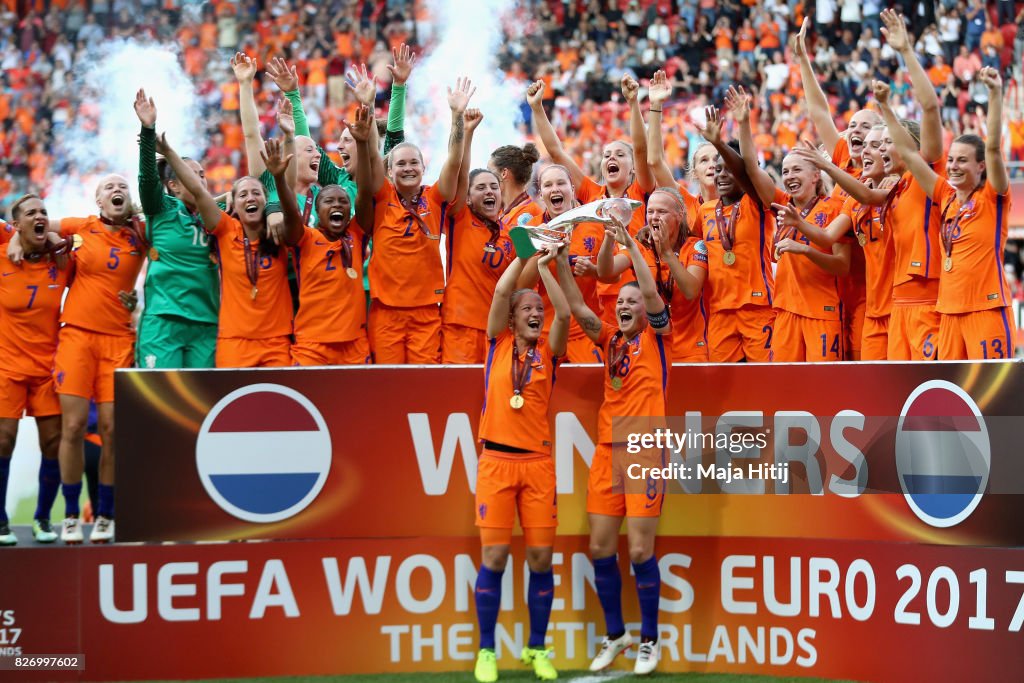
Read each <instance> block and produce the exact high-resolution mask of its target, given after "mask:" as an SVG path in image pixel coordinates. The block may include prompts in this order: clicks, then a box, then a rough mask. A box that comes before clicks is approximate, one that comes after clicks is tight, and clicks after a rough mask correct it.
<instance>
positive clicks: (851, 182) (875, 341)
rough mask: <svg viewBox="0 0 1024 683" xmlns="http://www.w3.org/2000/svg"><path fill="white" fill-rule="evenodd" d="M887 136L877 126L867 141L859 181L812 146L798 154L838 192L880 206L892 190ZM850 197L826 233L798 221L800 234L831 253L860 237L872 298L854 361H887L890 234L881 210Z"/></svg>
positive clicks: (805, 145)
mask: <svg viewBox="0 0 1024 683" xmlns="http://www.w3.org/2000/svg"><path fill="white" fill-rule="evenodd" d="M885 136H886V127H885V126H884V125H879V126H875V127H874V128H872V129H871V130H870V131H868V133H867V135H865V136H864V142H863V144H864V150H863V152H862V153H861V160H862V167H861V173H860V177H859V179H858V178H855V177H854V176H853V175H851V174H849V173H847V172H846V171H844V170H843V169H842V168H840V167H839V166H837V165H836V164H835V163H833V162H832V161H831V160H830V159H829V158H828V157H826V156H825V155H823V154H822V153H821V152H819V151H818V149H817V148H816V147H814V146H813V145H812V144H810V143H809V142H806V141H805V142H804V143H802V144H801V145H800V146H798V147H797V148H796V150H795V153H796V154H797V155H798V156H799V157H800V158H802V159H804V160H805V161H808V162H810V163H812V164H814V165H815V166H817V167H818V168H819V169H821V170H823V171H825V172H826V173H828V174H829V175H830V176H832V178H833V179H834V180H835V181H836V186H837V187H842V188H844V191H845V188H847V187H849V188H851V189H852V191H853V192H855V193H858V194H862V193H865V192H870V193H874V194H873V195H868V196H875V197H880V199H879V201H884V200H885V195H886V193H887V192H888V189H889V187H888V185H887V180H886V175H885V162H884V161H883V160H882V152H881V150H882V144H883V139H884V138H885ZM889 181H892V182H893V183H894V182H895V178H890V179H889ZM846 194H847V197H846V200H845V201H844V202H843V212H842V214H841V215H840V217H839V218H837V219H836V220H835V221H833V222H832V223H831V224H830V225H829V226H828V227H827V228H826V229H825V231H824V232H822V231H821V230H818V229H817V228H814V229H810V226H809V224H808V223H806V222H805V221H798V222H797V223H796V228H797V230H799V231H800V232H801V234H803V235H804V236H805V237H807V238H808V239H810V240H811V242H813V243H814V244H816V245H818V246H819V247H822V248H824V249H831V248H832V245H833V244H835V243H836V242H837V241H839V240H840V239H842V238H844V237H847V236H849V235H850V234H853V236H854V237H856V239H857V243H858V244H859V245H860V246H859V247H854V248H853V249H854V250H855V251H856V249H858V248H862V249H863V250H864V259H865V273H866V276H867V280H866V285H867V292H866V300H865V311H864V312H865V317H864V324H863V325H862V327H861V339H860V340H859V344H858V346H857V348H858V349H859V350H860V353H859V355H857V356H855V357H854V360H885V359H886V350H887V348H888V339H889V312H890V310H891V309H892V275H893V247H892V239H891V234H890V233H891V231H889V230H885V229H883V227H882V223H881V221H880V219H879V215H878V214H879V211H878V207H877V206H875V205H874V204H872V203H870V202H862V201H860V200H859V199H857V197H856V196H854V195H852V194H850V193H849V192H846ZM841 219H842V220H841Z"/></svg>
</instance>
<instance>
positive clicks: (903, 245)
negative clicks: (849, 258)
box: [885, 161, 945, 295]
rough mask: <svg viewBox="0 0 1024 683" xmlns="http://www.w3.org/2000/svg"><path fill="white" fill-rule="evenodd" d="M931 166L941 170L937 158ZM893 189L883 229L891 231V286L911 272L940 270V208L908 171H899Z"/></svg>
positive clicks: (926, 274) (934, 274)
mask: <svg viewBox="0 0 1024 683" xmlns="http://www.w3.org/2000/svg"><path fill="white" fill-rule="evenodd" d="M932 169H934V170H935V172H936V173H939V175H940V176H941V175H943V174H944V173H945V170H944V168H943V164H942V162H939V161H937V162H935V163H934V164H932ZM893 192H894V194H893V198H892V201H891V202H890V204H889V206H888V208H887V209H886V210H885V229H886V230H889V231H890V232H891V234H892V239H893V247H894V253H895V259H896V266H895V269H894V271H893V273H894V274H893V287H894V288H895V287H897V286H898V285H901V284H904V283H907V282H910V281H911V278H913V277H915V276H916V277H923V278H926V279H929V280H934V279H937V278H938V277H939V273H940V271H941V270H942V241H941V239H940V238H939V228H940V227H941V226H940V223H942V210H941V209H940V207H939V205H938V204H936V203H935V202H934V201H932V198H931V197H929V196H928V194H927V193H926V192H925V191H924V188H923V187H921V183H919V182H917V181H916V180H914V176H913V175H912V174H911V173H910V171H907V172H906V173H904V174H903V177H902V178H900V181H899V183H898V185H897V187H896V188H894V190H893ZM893 294H894V295H895V294H896V292H893Z"/></svg>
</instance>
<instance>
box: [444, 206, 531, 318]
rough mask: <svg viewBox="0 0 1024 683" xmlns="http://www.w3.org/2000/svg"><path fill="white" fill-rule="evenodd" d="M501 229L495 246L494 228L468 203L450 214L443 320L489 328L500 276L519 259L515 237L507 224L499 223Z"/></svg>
mask: <svg viewBox="0 0 1024 683" xmlns="http://www.w3.org/2000/svg"><path fill="white" fill-rule="evenodd" d="M498 227H499V228H500V231H499V233H498V235H497V238H496V239H495V240H494V243H493V245H492V248H493V249H494V251H490V252H489V251H487V250H486V247H487V245H488V244H489V243H490V242H491V230H490V228H489V227H487V224H486V223H484V221H482V220H481V219H480V218H479V217H477V216H476V215H475V214H474V213H473V212H472V211H470V210H469V207H468V206H465V205H463V207H462V209H460V210H459V212H458V213H456V214H453V215H449V216H448V220H447V226H446V228H445V235H446V239H447V246H446V251H447V263H446V264H445V268H446V275H447V277H448V283H447V285H446V286H445V290H444V303H443V304H442V305H441V322H443V323H445V324H448V325H463V326H464V327H471V328H473V329H476V330H486V329H487V316H488V315H489V313H490V307H491V299H493V298H494V288H495V287H497V285H498V279H499V278H501V274H502V273H504V272H505V269H506V268H508V266H509V264H510V263H512V261H513V260H514V259H515V258H516V253H515V248H514V247H513V246H512V240H510V239H509V238H508V231H507V230H506V229H505V225H504V224H503V223H501V222H500V221H499V222H498Z"/></svg>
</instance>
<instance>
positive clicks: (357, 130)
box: [342, 107, 384, 235]
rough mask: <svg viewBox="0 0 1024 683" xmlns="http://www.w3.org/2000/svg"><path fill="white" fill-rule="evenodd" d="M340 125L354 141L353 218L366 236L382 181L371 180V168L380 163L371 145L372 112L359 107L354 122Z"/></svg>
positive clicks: (368, 232)
mask: <svg viewBox="0 0 1024 683" xmlns="http://www.w3.org/2000/svg"><path fill="white" fill-rule="evenodd" d="M342 125H344V126H345V127H346V128H348V130H349V132H350V133H351V134H352V139H353V140H355V141H356V159H357V162H356V187H357V188H358V189H357V191H356V196H355V204H356V205H355V217H356V222H357V223H359V227H360V228H362V229H363V232H364V233H366V234H367V235H372V234H373V218H374V217H373V196H374V195H375V194H377V190H379V189H380V187H381V185H383V183H384V181H383V179H381V182H380V183H379V184H377V183H374V181H373V179H372V175H373V170H372V168H371V166H372V165H373V164H375V163H379V162H380V152H378V151H377V147H376V146H375V145H373V144H371V142H370V140H371V136H370V132H371V129H372V128H374V127H375V125H376V122H375V121H374V120H373V110H372V109H370V108H369V107H359V108H358V109H357V110H356V117H355V121H354V122H352V123H349V122H348V121H345V120H342Z"/></svg>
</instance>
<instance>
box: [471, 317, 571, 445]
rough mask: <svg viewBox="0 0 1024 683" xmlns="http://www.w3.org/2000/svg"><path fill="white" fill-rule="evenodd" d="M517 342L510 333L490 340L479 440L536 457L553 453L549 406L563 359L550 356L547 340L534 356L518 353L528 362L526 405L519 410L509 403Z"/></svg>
mask: <svg viewBox="0 0 1024 683" xmlns="http://www.w3.org/2000/svg"><path fill="white" fill-rule="evenodd" d="M514 342H515V336H514V335H513V334H512V331H511V330H505V331H503V332H502V333H501V334H499V335H498V336H497V337H496V338H494V339H489V340H488V349H487V362H486V363H485V364H484V408H483V414H482V415H481V416H480V440H481V441H491V442H493V443H500V444H503V445H505V446H512V447H513V448H522V449H524V450H527V451H531V452H534V453H550V452H551V425H550V424H549V423H548V403H549V401H550V400H551V390H552V389H553V388H554V385H555V368H556V367H557V365H558V363H559V362H560V361H561V359H560V358H556V357H554V355H553V354H552V353H551V348H550V347H549V346H548V343H547V338H546V337H541V338H540V339H539V340H538V341H537V346H536V347H535V348H534V350H533V352H532V354H528V352H527V351H525V350H522V349H521V350H520V351H519V354H520V359H521V360H522V361H523V362H528V363H529V368H528V369H526V370H524V371H523V372H525V375H524V378H523V384H522V387H521V389H522V397H523V405H522V407H521V408H519V409H518V410H517V409H515V408H513V407H512V406H511V404H510V403H509V401H510V399H511V398H512V396H513V395H514V391H513V389H514V386H515V385H514V384H513V380H512V371H513V365H512V353H513V346H514ZM521 367H522V366H521Z"/></svg>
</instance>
